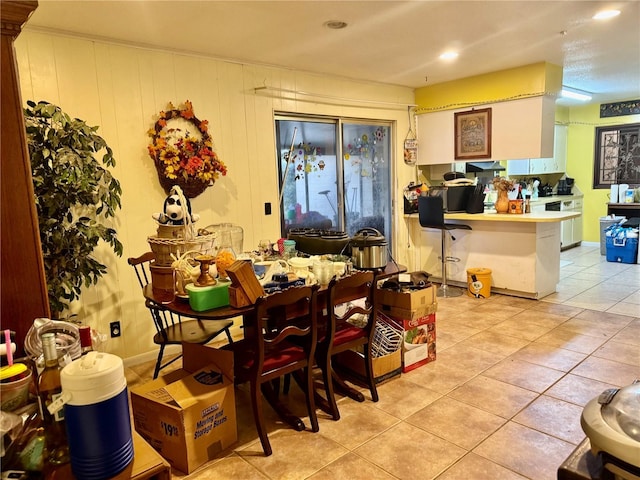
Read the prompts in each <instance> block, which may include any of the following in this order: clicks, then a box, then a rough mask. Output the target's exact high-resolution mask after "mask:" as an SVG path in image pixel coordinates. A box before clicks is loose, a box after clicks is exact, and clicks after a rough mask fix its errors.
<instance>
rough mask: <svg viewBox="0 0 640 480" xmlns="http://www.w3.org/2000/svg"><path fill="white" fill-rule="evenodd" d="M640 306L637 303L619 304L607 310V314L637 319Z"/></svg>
mask: <svg viewBox="0 0 640 480" xmlns="http://www.w3.org/2000/svg"><path fill="white" fill-rule="evenodd" d="M638 310H640V306H638V304H637V303H627V302H626V301H625V302H618V303H616V304H615V305H613V306H612V307H610V308H608V309H607V310H606V312H607V313H615V314H618V315H626V316H629V317H637V316H638V315H639V313H638Z"/></svg>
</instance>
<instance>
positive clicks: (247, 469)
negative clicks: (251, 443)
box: [173, 454, 269, 480]
mask: <svg viewBox="0 0 640 480" xmlns="http://www.w3.org/2000/svg"><path fill="white" fill-rule="evenodd" d="M173 478H174V479H179V478H184V479H188V480H218V479H220V480H235V479H238V478H242V479H246V480H265V479H267V478H269V477H268V476H266V475H264V474H263V473H260V471H259V470H258V469H256V468H255V467H253V466H251V465H250V464H249V463H248V462H246V461H245V460H243V459H242V458H240V457H239V456H238V455H235V454H234V455H230V456H228V457H226V458H223V459H220V460H216V461H213V462H210V463H208V464H206V465H204V466H203V467H202V468H199V469H198V470H196V471H195V472H194V473H192V474H190V475H185V476H183V474H179V473H176V474H173Z"/></svg>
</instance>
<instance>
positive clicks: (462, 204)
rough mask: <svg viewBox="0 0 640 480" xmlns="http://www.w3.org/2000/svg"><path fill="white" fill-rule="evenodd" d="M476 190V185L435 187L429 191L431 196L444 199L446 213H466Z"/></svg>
mask: <svg viewBox="0 0 640 480" xmlns="http://www.w3.org/2000/svg"><path fill="white" fill-rule="evenodd" d="M475 188H476V187H475V185H455V186H445V185H442V186H435V187H431V188H430V189H429V196H432V197H437V196H440V197H442V206H443V207H444V211H445V212H450V213H452V212H464V211H466V210H467V204H468V203H469V197H470V196H471V194H472V193H473V191H474V190H475Z"/></svg>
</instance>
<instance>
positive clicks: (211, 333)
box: [127, 252, 233, 379]
mask: <svg viewBox="0 0 640 480" xmlns="http://www.w3.org/2000/svg"><path fill="white" fill-rule="evenodd" d="M154 259H155V254H154V253H153V252H147V253H145V254H143V255H141V256H139V257H129V258H128V259H127V262H128V263H129V265H131V266H132V267H133V269H134V270H135V272H136V277H137V278H138V283H139V284H140V287H141V288H144V287H145V285H148V284H149V282H150V280H151V274H150V269H149V265H150V264H151V262H153V261H154ZM145 306H146V307H147V309H148V310H149V313H150V314H151V318H152V319H153V325H154V326H155V328H156V333H155V335H154V336H153V343H155V344H156V345H158V346H159V347H160V350H159V351H158V358H157V360H156V365H155V368H154V370H153V378H154V379H155V378H157V377H158V374H159V373H160V370H162V369H163V368H165V367H167V366H169V365H171V364H172V363H173V362H175V361H176V360H178V359H180V358H182V354H180V355H178V356H177V357H175V358H172V359H171V360H169V361H167V362H165V363H164V364H163V363H162V357H163V355H164V350H165V348H166V346H167V345H181V344H182V342H188V343H198V344H201V345H204V344H206V343H209V342H210V341H211V340H213V339H214V338H216V337H217V336H218V335H220V334H221V333H223V332H224V333H225V334H226V335H227V339H228V341H229V343H232V342H233V339H232V337H231V332H230V330H229V329H230V328H231V326H232V325H233V320H202V319H200V318H197V317H193V318H192V317H184V316H182V315H178V314H176V313H173V312H171V311H169V310H167V309H166V308H165V307H163V306H162V305H161V304H158V303H155V302H152V301H151V300H146V301H145Z"/></svg>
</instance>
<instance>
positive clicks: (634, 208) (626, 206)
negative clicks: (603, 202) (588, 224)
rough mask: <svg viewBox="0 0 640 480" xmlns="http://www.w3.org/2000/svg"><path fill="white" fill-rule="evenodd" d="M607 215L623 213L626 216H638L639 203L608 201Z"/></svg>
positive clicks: (639, 215) (639, 211)
mask: <svg viewBox="0 0 640 480" xmlns="http://www.w3.org/2000/svg"><path fill="white" fill-rule="evenodd" d="M607 215H621V216H622V215H623V216H625V217H627V218H631V217H640V203H608V204H607Z"/></svg>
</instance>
